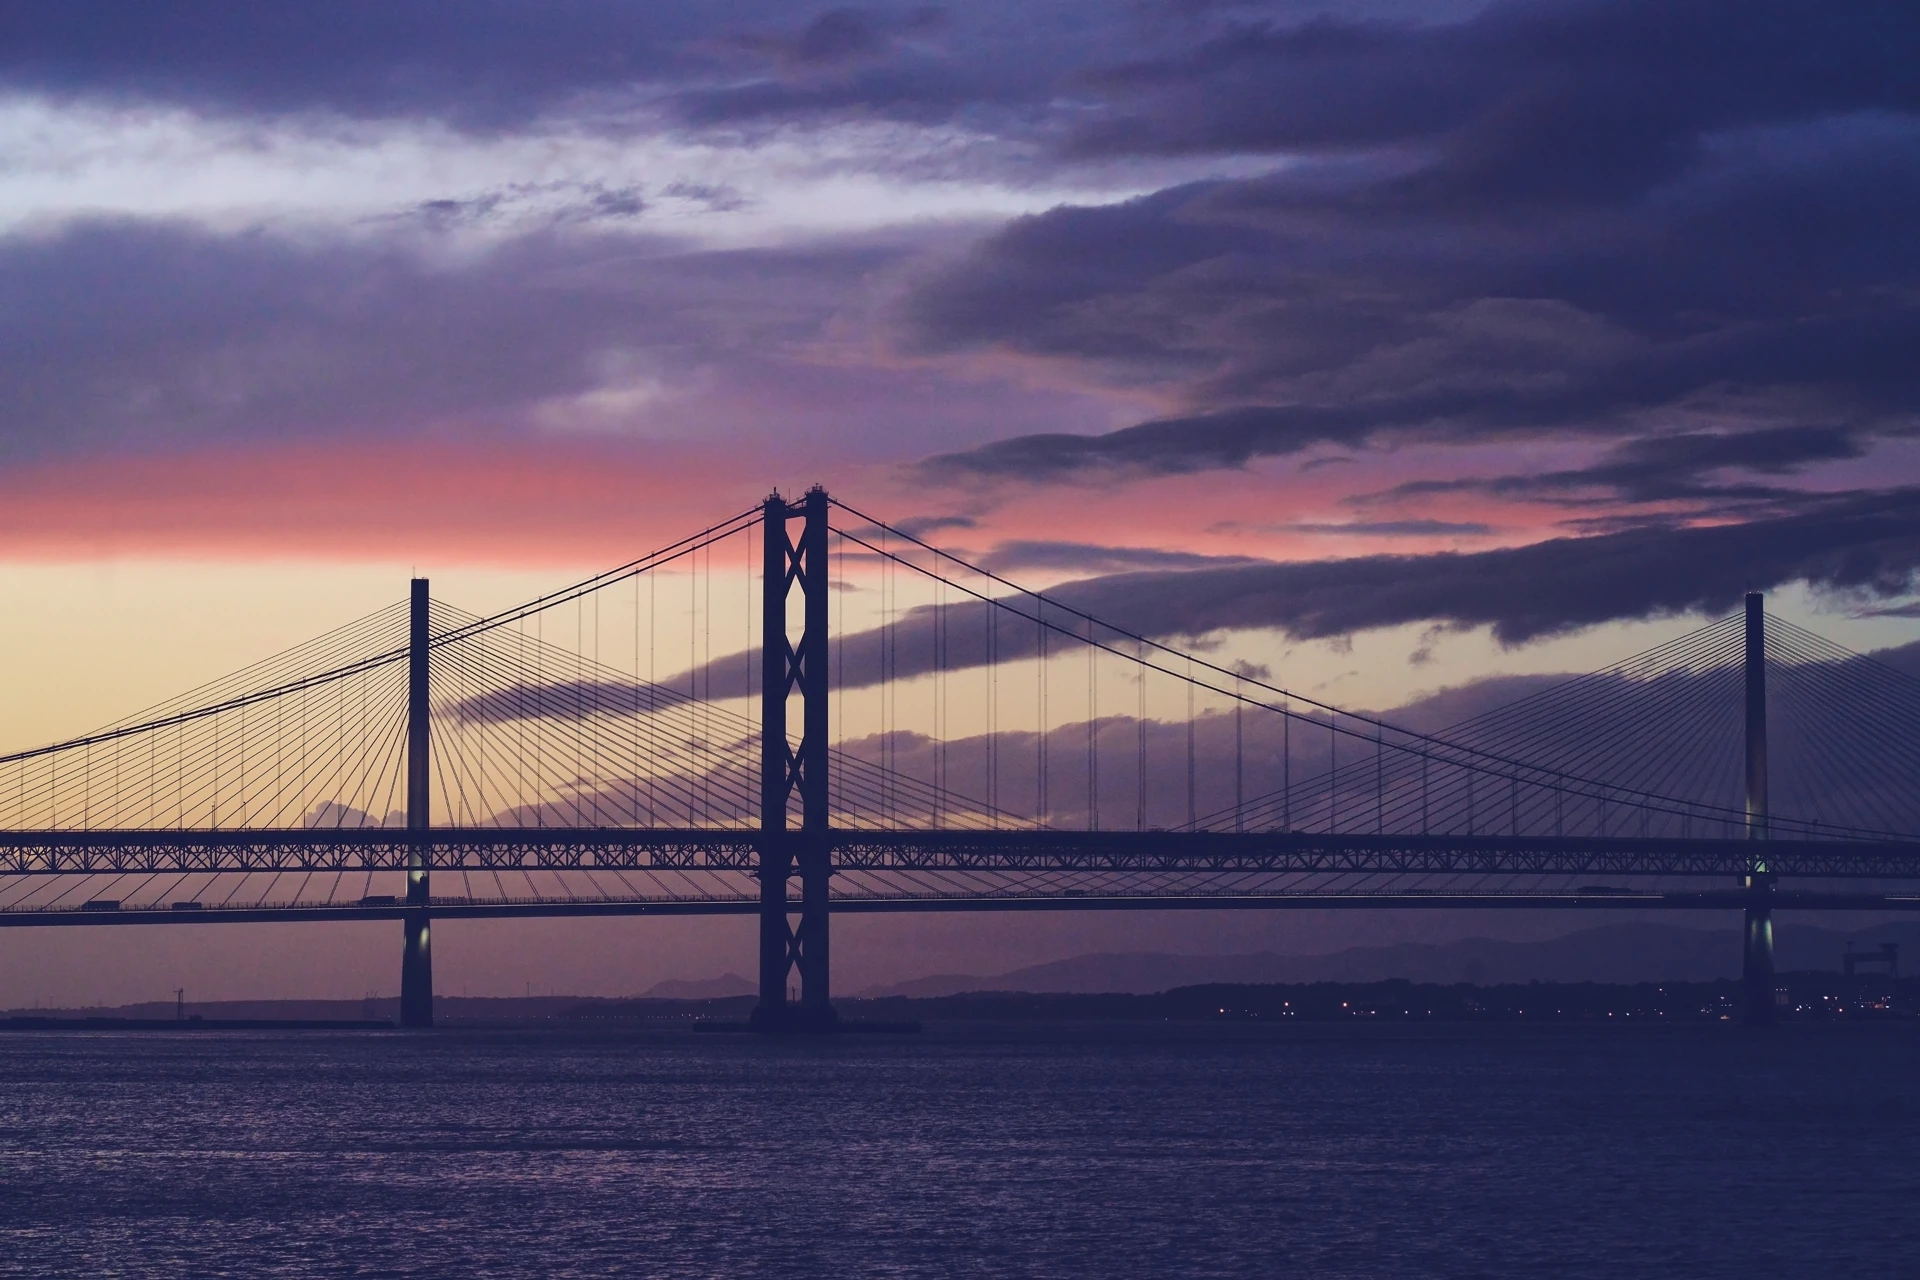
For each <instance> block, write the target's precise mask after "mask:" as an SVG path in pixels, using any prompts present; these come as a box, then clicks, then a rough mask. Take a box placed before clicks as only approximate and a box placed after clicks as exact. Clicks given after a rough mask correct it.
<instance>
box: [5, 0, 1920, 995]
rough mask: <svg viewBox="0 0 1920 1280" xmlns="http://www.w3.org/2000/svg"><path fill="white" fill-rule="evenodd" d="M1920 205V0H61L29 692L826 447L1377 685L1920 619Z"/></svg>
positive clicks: (33, 441)
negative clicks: (1680, 639) (1749, 594)
mask: <svg viewBox="0 0 1920 1280" xmlns="http://www.w3.org/2000/svg"><path fill="white" fill-rule="evenodd" d="M1916 225H1920V13H1917V12H1916V11H1915V10H1914V8H1913V7H1912V6H1911V5H1910V4H1904V3H1897V2H1880V3H1875V2H1872V0H1868V2H1864V3H1859V4H1851V5H1847V6H1843V7H1827V6H1814V5H1810V4H1794V3H1779V2H1776V0H1760V2H1759V3H1753V2H1742V3H1738V4H1736V3H1733V2H1732V0H1679V2H1674V3H1652V2H1651V0H1646V2H1639V3H1635V2H1625V0H1606V2H1595V3H1538V2H1522V3H1503V4H1494V5H1477V4H1458V5H1449V4H1420V5H1413V4H1392V3H1386V4H1364V3H1362V4H1351V3H1350V4H1342V5H1338V6H1333V5H1325V4H1310V3H1276V4H1233V3H1210V2H1209V0H1114V2H1109V3H1085V2H1082V0H1062V2H1060V3H1051V4H1047V5H1042V6H1033V5H1012V4H1005V3H1000V2H999V0H986V2H985V3H979V4H974V5H968V6H956V7H951V8H939V7H932V6H926V5H920V4H911V5H871V6H866V7H860V8H824V7H811V6H806V5H797V4H771V3H751V2H740V3H703V4H686V3H675V2H672V0H667V2H662V3H649V4H640V3H632V2H615V0H543V2H542V3H532V2H531V0H460V2H454V0H380V2H378V3H376V2H374V0H358V2H356V0H336V2H335V3H330V4H325V5H322V4H315V3H305V2H304V0H302V2H298V3H292V2H290V3H284V4H275V5H271V6H263V5H257V4H247V3H241V2H240V0H182V2H181V3H175V4H169V5H165V6H136V7H132V8H129V7H128V6H125V5H123V4H116V3H107V2H105V0H65V2H63V3H61V4H59V5H45V4H35V3H28V2H26V0H4V2H0V406H3V408H0V586H3V587H4V591H5V598H6V599H7V601H8V604H9V608H8V610H7V612H8V614H9V618H8V625H7V626H6V627H5V629H4V632H3V633H0V659H4V661H0V699H4V705H7V706H8V707H9V708H10V709H11V710H10V713H9V715H8V717H7V720H8V729H7V731H6V737H7V738H8V739H9V741H10V742H11V743H12V744H13V745H27V744H30V743H33V742H38V741H45V740H49V739H54V738H58V737H64V736H67V735H68V734H71V733H73V732H77V731H81V730H84V729H85V728H87V727H90V726H91V725H94V724H97V723H101V722H103V721H106V720H109V719H113V718H116V717H118V716H119V715H122V714H124V713H126V712H127V711H129V710H131V709H132V708H135V707H138V706H143V705H147V704H149V703H152V702H155V701H158V700H159V699H161V698H163V697H166V696H169V695H171V694H173V693H176V692H178V691H179V690H181V689H184V688H187V687H191V686H192V685H194V684H197V683H199V682H200V681H201V680H204V679H206V678H209V677H211V676H214V675H217V674H219V673H220V672H222V671H225V670H228V669H231V668H234V667H237V666H239V665H242V664H243V663H245V662H248V661H250V660H252V659H253V658H255V657H258V656H260V655H261V654H262V653H265V652H271V651H273V650H275V649H277V648H281V647H284V646H286V645H288V644H292V643H294V642H297V641H299V640H301V639H304V638H306V637H307V636H310V635H313V634H315V633H318V632H320V631H323V630H325V629H327V628H329V627H331V626H334V625H337V624H338V623H340V622H342V621H344V620H346V619H349V618H352V617H355V616H358V615H359V614H362V613H365V612H367V611H369V610H371V609H373V608H376V607H378V606H380V605H384V604H386V603H389V602H391V601H392V600H395V599H397V598H399V597H400V596H401V595H402V594H403V593H404V590H405V582H404V579H405V578H406V577H408V576H410V575H412V574H414V573H416V572H417V573H421V574H427V575H430V576H431V577H432V578H433V579H434V582H435V594H436V595H438V596H441V597H442V598H445V599H448V600H451V601H453V602H454V603H457V604H460V605H462V606H464V607H466V608H469V609H473V610H475V611H484V610H487V609H489V608H493V607H497V606H504V605H506V604H509V603H511V602H513V601H515V600H518V599H521V598H525V597H527V596H530V595H532V594H535V593H536V592H537V591H538V590H540V589H542V588H543V587H546V586H550V585H554V584H557V583H561V582H565V581H569V580H572V579H574V578H578V577H580V576H583V575H584V574H585V573H588V572H591V571H593V570H595V569H597V568H600V567H603V566H605V565H608V564H612V563H618V562H620V561H623V560H626V559H629V558H631V557H632V556H633V555H635V554H638V553H639V552H641V551H644V550H646V549H648V548H650V547H652V546H656V545H659V544H661V543H664V542H667V541H670V540H672V539H673V538H676V537H678V536H680V535H681V534H683V533H685V532H687V531H689V530H690V529H692V528H695V527H699V526H701V525H704V524H706V523H708V522H709V521H710V520H712V519H715V518H718V517H720V516H722V515H725V514H727V513H729V512H731V511H734V510H738V509H741V508H743V507H745V506H747V505H749V504H750V503H752V502H753V501H755V500H757V499H758V498H759V497H761V496H763V495H764V494H765V493H766V492H767V491H768V490H769V489H770V488H772V487H775V486H779V487H780V488H782V489H783V490H786V491H789V492H791V491H795V490H797V489H799V488H802V487H804V486H806V485H808V484H813V483H821V484H824V485H826V486H828V488H829V489H830V490H831V491H832V492H834V493H835V494H836V495H837V496H841V497H844V498H846V499H847V500H849V501H852V502H854V503H856V505H858V506H860V507H861V508H862V509H865V510H868V511H871V512H873V513H875V514H876V515H881V516H884V517H886V518H889V519H893V520H896V521H915V522H918V524H917V527H919V528H922V529H926V530H929V531H933V532H930V534H929V536H931V537H935V539H936V540H937V541H940V542H941V543H942V544H943V545H948V546H951V547H953V548H955V549H956V550H960V551H964V552H966V553H967V554H970V555H972V556H975V557H977V558H979V559H980V560H982V561H983V562H985V563H988V564H989V565H991V566H992V567H995V568H997V569H999V570H1001V571H1002V572H1005V573H1007V574H1008V575H1010V576H1013V577H1015V578H1018V579H1020V580H1023V581H1028V582H1033V583H1038V584H1046V585H1059V584H1067V583H1072V584H1074V586H1073V588H1072V589H1073V590H1075V591H1077V592H1079V593H1080V595H1079V598H1081V599H1082V600H1085V601H1088V602H1090V604H1098V606H1099V608H1098V609H1096V611H1099V612H1103V613H1104V614H1105V615H1107V616H1111V617H1112V618H1113V620H1114V621H1116V622H1118V623H1121V624H1122V625H1131V626H1137V627H1139V628H1141V629H1145V630H1150V631H1155V633H1156V634H1172V633H1175V632H1178V633H1180V634H1188V635H1197V634H1204V635H1208V636H1211V637H1212V638H1213V640H1214V641H1215V642H1220V643H1227V644H1230V645H1231V646H1232V651H1233V652H1235V653H1236V654H1242V655H1244V656H1245V657H1246V658H1247V660H1249V661H1266V662H1268V663H1270V664H1280V663H1281V662H1282V659H1283V658H1284V660H1285V662H1286V663H1289V664H1292V670H1297V671H1298V672H1299V673H1301V675H1300V677H1299V678H1300V679H1301V680H1302V681H1303V682H1304V683H1306V684H1308V685H1310V686H1313V687H1317V688H1320V689H1321V691H1322V692H1325V693H1327V694H1329V695H1337V696H1338V697H1339V698H1341V699H1342V700H1344V701H1345V702H1346V703H1347V704H1348V705H1358V706H1364V707H1373V708H1392V707H1396V706H1400V705H1402V704H1404V703H1407V702H1408V701H1410V700H1412V699H1415V698H1417V697H1419V696H1421V695H1423V694H1427V693H1431V692H1433V691H1435V690H1438V689H1442V688H1445V687H1448V686H1452V685H1460V684H1464V683H1470V682H1473V681H1476V680H1481V679H1484V678H1486V677H1488V676H1491V675H1493V674H1495V673H1500V672H1516V671H1518V672H1530V673H1538V672H1553V671H1569V670H1585V669H1589V668H1592V667H1596V666H1599V665H1602V664H1604V663H1605V662H1607V661H1610V660H1612V659H1614V658H1617V657H1621V656H1624V655H1625V654H1627V653H1631V652H1633V651H1635V650H1636V649H1639V648H1644V647H1646V645H1647V644H1650V643H1654V642H1656V641H1657V640H1659V639H1662V638H1665V637H1667V636H1670V635H1674V634H1678V633H1679V632H1680V631H1684V630H1686V629H1687V628H1688V627H1690V626H1693V625H1697V623H1698V622H1700V621H1701V620H1703V619H1706V618H1710V617H1713V616H1718V615H1719V614H1722V613H1725V612H1727V611H1729V610H1731V609H1732V608H1733V607H1734V606H1735V605H1736V604H1737V602H1738V599H1739V597H1740V595H1741V593H1742V592H1743V591H1746V590H1749V589H1759V590H1765V591H1767V592H1768V593H1769V594H1770V595H1771V596H1772V597H1773V599H1774V601H1775V602H1776V604H1775V607H1776V608H1779V609H1782V610H1784V611H1786V612H1788V613H1790V614H1791V615H1792V616H1794V617H1795V618H1796V619H1797V620H1799V621H1801V622H1803V623H1805V624H1806V625H1808V626H1811V627H1813V628H1814V629H1815V630H1818V631H1821V632H1822V633H1823V634H1827V635H1829V636H1832V637H1833V638H1835V639H1837V640H1840V641H1842V642H1844V643H1846V644H1849V645H1851V646H1852V647H1855V648H1857V649H1863V650H1872V649H1883V648H1890V647H1893V646H1901V645H1906V644H1910V643H1912V642H1913V641H1915V640H1916V639H1917V638H1920V587H1917V586H1916V579H1915V572H1916V569H1917V568H1920V440H1917V439H1916V426H1917V425H1920V360H1916V359H1915V358H1914V352H1915V351H1916V350H1920V237H1917V236H1916V235H1915V234H1914V232H1913V228H1914V227H1915V226H1916ZM1356 658H1357V659H1358V660H1356ZM1281 675H1282V676H1283V677H1286V678H1292V676H1291V674H1290V670H1289V669H1286V668H1283V669H1282V670H1281ZM1020 923H1021V927H1022V928H1024V929H1026V930H1027V931H1028V932H1027V933H1026V934H1023V935H1022V936H1023V937H1026V938H1027V942H1026V943H1024V944H1023V945H1025V946H1026V947H1027V948H1028V950H1027V951H1026V952H1023V953H1021V954H1020V955H1019V956H1018V957H1017V958H1018V959H1022V960H1024V959H1028V958H1034V959H1039V958H1047V957H1048V956H1050V955H1053V954H1065V953H1071V952H1072V951H1073V950H1075V949H1086V948H1085V946H1084V945H1082V943H1084V941H1085V940H1084V938H1082V937H1081V933H1083V932H1084V930H1083V929H1081V928H1080V926H1069V925H1066V924H1063V923H1061V922H1059V921H1054V920H1049V921H1048V922H1046V923H1045V925H1044V929H1043V927H1042V926H1041V925H1039V924H1035V923H1032V922H1028V921H1022V922H1020ZM527 927H528V928H531V927H532V926H527ZM676 927H678V926H676ZM928 927H929V928H931V927H933V926H928ZM938 927H939V928H942V929H945V928H948V927H949V926H948V925H947V924H941V925H940V926H938ZM955 927H956V928H957V926H955ZM1100 927H1101V928H1106V927H1107V926H1100ZM1260 927H1262V928H1265V927H1266V926H1260ZM1380 927H1382V928H1386V927H1388V926H1385V925H1382V926H1380ZM1395 927H1397V926H1395ZM1250 928H1251V926H1250ZM995 930H996V936H997V934H998V933H1004V932H1006V930H1005V929H1003V928H1002V927H1001V926H998V925H996V926H995ZM1035 930H1040V932H1037V933H1036V932H1034V931H1035ZM36 932H37V931H36ZM88 932H97V931H88ZM113 932H117V931H113ZM1096 932H1097V930H1096ZM1112 932H1113V936H1114V937H1116V938H1118V937H1124V936H1125V933H1126V930H1125V929H1124V928H1122V927H1120V926H1117V925H1116V926H1114V927H1113V929H1112ZM1256 932H1257V930H1256ZM1069 935H1071V936H1069ZM502 936H506V935H502ZM700 936H702V937H706V936H708V935H704V934H703V935H700ZM713 936H716V937H717V936H718V935H713ZM902 936H904V935H902ZM953 936H954V937H955V938H959V939H961V941H958V942H955V943H954V945H955V946H956V947H959V948H960V950H959V951H956V952H954V953H953V954H951V955H943V963H945V962H951V963H953V964H960V963H964V962H967V955H966V954H965V947H964V938H963V937H962V935H960V934H958V933H956V934H954V935H953ZM982 936H983V937H984V934H983V935H982ZM1236 936H1238V935H1236ZM1248 936H1249V937H1253V936H1254V935H1253V934H1251V933H1250V934H1249V935H1248ZM1262 936H1265V935H1262ZM1255 940H1256V941H1257V940H1258V939H1257V938H1256V939H1255ZM1190 941H1191V940H1190ZM1269 941H1270V939H1269ZM36 945H41V944H36ZM61 945H63V946H66V945H68V944H65V943H63V944H61ZM72 945H76V946H79V945H82V944H79V943H75V944H72ZM84 945H86V946H97V945H102V944H84ZM115 945H121V946H124V945H129V944H125V943H121V944H115ZM207 945H208V946H214V945H215V944H212V943H209V944H207ZM218 945H220V946H227V945H229V944H218ZM236 945H237V944H236ZM676 945H677V944H676ZM889 945H893V944H889ZM899 945H900V946H903V947H907V951H908V952H911V950H912V948H911V947H910V946H908V944H905V943H902V944H899ZM943 945H944V944H943ZM1192 945H1194V946H1199V945H1202V943H1199V942H1194V943H1193V944H1192ZM13 946H14V944H13V942H12V941H11V940H10V939H0V949H4V948H10V947H13ZM729 946H731V944H727V946H721V945H720V944H718V943H716V944H715V946H714V947H713V948H711V949H710V951H711V954H709V953H708V952H706V951H700V950H699V948H697V947H696V948H694V951H693V952H688V951H687V950H686V948H685V947H680V948H679V950H678V951H677V952H676V954H682V955H691V954H697V955H698V956H699V957H700V960H699V963H701V964H708V965H709V967H710V968H711V966H712V965H717V964H718V963H719V960H720V957H722V956H723V955H724V954H728V950H727V948H728V947H729ZM983 948H984V949H983V951H982V953H981V954H982V955H987V954H1003V953H1004V947H1000V946H999V945H998V944H996V945H995V946H994V947H990V948H989V947H985V944H983ZM1063 949H1064V950H1063ZM207 954H209V955H211V954H212V953H211V952H209V953H207ZM840 954H842V955H844V954H845V952H844V950H843V951H841V952H840ZM888 954H894V953H892V952H889V953H888ZM650 955H651V956H652V958H651V959H649V958H648V956H650ZM635 957H636V958H635V959H634V960H633V961H632V966H633V969H634V978H633V983H632V984H630V985H627V986H622V985H621V984H620V983H618V982H616V983H615V989H616V990H626V989H633V986H635V985H638V986H644V985H645V982H644V981H643V980H642V979H646V978H650V977H668V976H692V977H698V976H708V975H707V973H706V972H691V973H678V972H668V971H667V967H670V966H667V967H663V965H664V964H665V962H664V961H662V960H661V959H660V955H659V953H657V952H649V951H647V949H646V948H644V947H643V948H642V949H641V951H639V952H636V953H635ZM975 958H976V959H978V958H979V957H977V956H976V957H975ZM918 962H919V961H918V959H916V957H915V956H914V955H912V954H904V953H903V954H902V955H901V956H900V959H899V963H900V964H901V965H908V966H911V965H913V964H916V963H918ZM9 963H12V962H9ZM208 963H211V962H208ZM688 963H694V962H693V961H691V960H690V961H688ZM747 963H748V960H747V959H746V958H742V959H740V960H739V962H738V966H736V967H740V966H745V965H746V964H747ZM927 963H929V964H930V963H931V960H928V961H927ZM649 965H652V966H653V967H654V969H655V970H658V972H657V973H654V972H653V971H652V970H648V966H649ZM642 971H645V972H642ZM714 971H717V969H715V970H714ZM556 972H558V971H556ZM568 972H571V971H568ZM523 980H524V981H530V982H534V983H535V984H536V985H538V984H540V983H541V982H542V978H541V977H540V976H539V975H528V976H526V977H525V978H524V979H523ZM553 980H554V981H558V980H559V979H557V978H555V979H553ZM501 981H502V982H506V981H507V979H505V978H502V979H501ZM519 981H521V980H516V981H515V982H514V984H513V985H515V986H517V985H518V982H519ZM609 981H611V979H609ZM5 994H6V992H5V991H0V997H4V995H5ZM348 994H356V995H357V994H359V992H358V991H357V990H356V991H353V992H349V993H348Z"/></svg>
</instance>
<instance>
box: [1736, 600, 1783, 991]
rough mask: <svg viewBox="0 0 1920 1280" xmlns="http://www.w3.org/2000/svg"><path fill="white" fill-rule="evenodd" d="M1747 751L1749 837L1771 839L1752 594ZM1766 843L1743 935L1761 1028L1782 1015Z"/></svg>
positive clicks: (1762, 640)
mask: <svg viewBox="0 0 1920 1280" xmlns="http://www.w3.org/2000/svg"><path fill="white" fill-rule="evenodd" d="M1744 665H1745V675H1746V747H1747V761H1746V764H1747V768H1746V775H1747V777H1746V783H1747V839H1749V840H1752V841H1756V842H1762V841H1765V840H1766V838H1767V612H1766V597H1764V596H1762V595H1761V594H1760V593H1759V592H1758V591H1749V592H1748V593H1747V632H1746V652H1745V663H1744ZM1764 847H1765V846H1764V844H1762V845H1761V846H1760V847H1759V848H1756V849H1755V850H1754V854H1753V857H1752V858H1750V859H1749V862H1748V865H1749V867H1750V870H1749V872H1748V874H1747V875H1746V876H1745V877H1744V878H1743V879H1742V881H1741V884H1742V887H1744V888H1745V889H1746V891H1747V895H1748V897H1747V908H1746V911H1745V919H1744V921H1743V928H1742V930H1741V934H1740V942H1741V947H1740V950H1741V955H1740V996H1741V1001H1740V1003H1741V1010H1740V1017H1741V1020H1742V1021H1743V1022H1746V1023H1748V1024H1750V1025H1754V1026H1758V1025H1763V1024H1765V1023H1769V1022H1772V1021H1773V1020H1774V1019H1775V1017H1776V1016H1777V1009H1776V1008H1775V1005H1774V1000H1773V872H1772V871H1771V870H1770V869H1769V868H1768V866H1767V858H1766V854H1765V853H1764V852H1763V850H1764Z"/></svg>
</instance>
